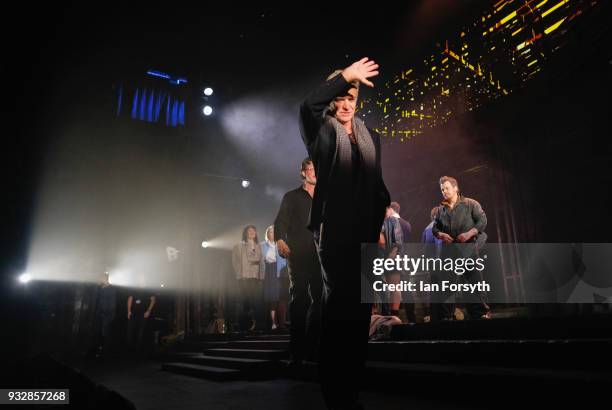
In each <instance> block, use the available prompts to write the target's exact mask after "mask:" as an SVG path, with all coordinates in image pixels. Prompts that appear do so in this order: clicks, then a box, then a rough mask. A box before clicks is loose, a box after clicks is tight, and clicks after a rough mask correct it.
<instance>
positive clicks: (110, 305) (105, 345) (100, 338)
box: [94, 273, 117, 354]
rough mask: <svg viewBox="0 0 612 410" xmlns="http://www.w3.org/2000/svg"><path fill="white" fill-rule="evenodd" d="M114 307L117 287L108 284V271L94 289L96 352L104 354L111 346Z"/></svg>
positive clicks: (115, 305)
mask: <svg viewBox="0 0 612 410" xmlns="http://www.w3.org/2000/svg"><path fill="white" fill-rule="evenodd" d="M116 308H117V289H115V287H114V286H113V285H111V284H110V281H109V277H108V273H104V274H103V275H102V278H101V282H100V284H99V285H98V286H97V289H96V307H95V318H94V326H95V329H96V330H95V338H96V350H97V352H96V353H97V354H100V353H104V354H106V353H108V352H109V349H110V348H111V336H112V325H113V319H114V318H115V311H116Z"/></svg>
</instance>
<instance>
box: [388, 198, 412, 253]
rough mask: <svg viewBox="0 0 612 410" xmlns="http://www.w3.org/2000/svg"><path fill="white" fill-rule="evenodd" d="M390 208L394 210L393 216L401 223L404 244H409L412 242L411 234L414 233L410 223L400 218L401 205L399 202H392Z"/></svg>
mask: <svg viewBox="0 0 612 410" xmlns="http://www.w3.org/2000/svg"><path fill="white" fill-rule="evenodd" d="M389 207H390V208H391V209H392V210H393V216H394V217H396V218H397V219H398V221H399V224H400V226H401V227H402V239H403V241H404V243H408V242H409V241H410V232H411V231H412V227H411V226H410V222H408V221H407V220H405V219H404V218H402V217H401V216H400V204H399V202H395V201H394V202H391V204H390V205H389Z"/></svg>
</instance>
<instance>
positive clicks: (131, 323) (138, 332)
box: [127, 311, 149, 349]
mask: <svg viewBox="0 0 612 410" xmlns="http://www.w3.org/2000/svg"><path fill="white" fill-rule="evenodd" d="M148 321H149V319H145V317H144V311H132V316H131V317H130V320H128V329H127V343H128V347H129V348H130V349H141V348H143V347H146V342H147V336H148V335H147V323H148Z"/></svg>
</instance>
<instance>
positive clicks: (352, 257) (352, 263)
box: [318, 226, 372, 409]
mask: <svg viewBox="0 0 612 410" xmlns="http://www.w3.org/2000/svg"><path fill="white" fill-rule="evenodd" d="M347 231H348V232H350V231H349V230H347V229H341V228H340V229H338V230H335V229H334V228H329V227H326V226H324V227H323V235H322V236H321V237H320V238H319V242H318V251H319V259H320V261H321V265H322V270H323V288H324V291H323V305H322V327H321V344H320V361H319V363H320V366H319V377H320V382H321V390H322V393H323V397H324V399H325V402H326V404H327V407H328V408H330V409H336V408H351V407H352V406H355V405H356V404H357V396H358V393H359V390H360V388H361V384H362V383H363V382H364V370H365V360H366V357H367V348H368V333H369V327H370V314H371V308H372V306H371V304H370V303H361V286H362V283H361V269H360V267H361V247H360V243H359V242H356V239H357V240H358V238H356V237H355V236H354V235H350V234H349V235H346V232H347ZM336 232H340V233H344V234H343V235H338V234H337V233H336Z"/></svg>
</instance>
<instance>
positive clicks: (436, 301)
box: [430, 244, 489, 321]
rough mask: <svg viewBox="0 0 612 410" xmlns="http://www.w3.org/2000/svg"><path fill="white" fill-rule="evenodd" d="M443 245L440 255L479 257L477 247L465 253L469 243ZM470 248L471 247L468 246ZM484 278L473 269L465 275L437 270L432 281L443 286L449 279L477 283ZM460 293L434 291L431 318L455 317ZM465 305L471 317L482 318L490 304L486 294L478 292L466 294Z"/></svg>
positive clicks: (447, 256)
mask: <svg viewBox="0 0 612 410" xmlns="http://www.w3.org/2000/svg"><path fill="white" fill-rule="evenodd" d="M459 246H462V247H458V246H454V245H452V244H451V245H443V246H442V252H441V255H440V257H441V258H443V259H445V258H464V257H470V258H477V257H478V254H477V252H476V248H475V247H474V248H473V249H474V251H473V252H470V253H469V254H467V255H466V254H465V249H466V248H467V246H469V245H467V244H466V245H459ZM467 249H469V248H467ZM480 280H482V273H480V272H478V271H476V270H473V271H470V272H465V273H464V274H463V275H457V274H455V273H454V272H445V271H436V272H433V273H432V274H431V282H432V283H437V284H439V285H440V289H441V288H442V282H443V281H449V282H450V283H476V282H478V281H480ZM458 296H459V295H458V294H456V293H455V292H450V291H445V292H442V291H440V292H433V294H432V297H431V305H430V311H431V319H432V320H434V321H435V320H444V319H447V320H449V319H453V318H454V315H455V306H456V299H457V297H458ZM464 298H465V300H464V301H465V302H467V303H465V307H466V310H467V312H468V316H469V318H470V319H480V317H481V316H482V315H484V314H485V313H487V312H488V310H489V306H488V304H487V297H486V294H485V293H483V292H478V293H476V294H474V295H464Z"/></svg>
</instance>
